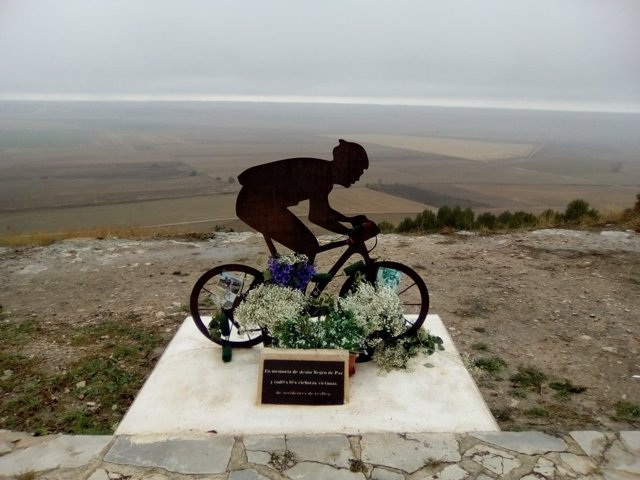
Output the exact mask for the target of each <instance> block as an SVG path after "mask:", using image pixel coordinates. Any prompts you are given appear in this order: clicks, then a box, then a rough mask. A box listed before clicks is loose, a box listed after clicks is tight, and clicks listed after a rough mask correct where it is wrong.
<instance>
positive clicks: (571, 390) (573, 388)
mask: <svg viewBox="0 0 640 480" xmlns="http://www.w3.org/2000/svg"><path fill="white" fill-rule="evenodd" d="M549 387H550V388H552V389H554V390H555V391H556V397H557V398H558V399H559V400H566V399H568V398H569V396H570V395H573V394H576V393H582V392H584V391H585V390H586V389H587V387H583V386H581V385H574V384H573V383H571V380H567V379H565V380H564V381H562V382H551V383H550V384H549Z"/></svg>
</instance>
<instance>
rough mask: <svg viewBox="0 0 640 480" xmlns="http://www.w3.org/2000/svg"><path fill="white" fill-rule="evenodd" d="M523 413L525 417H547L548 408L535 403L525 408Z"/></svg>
mask: <svg viewBox="0 0 640 480" xmlns="http://www.w3.org/2000/svg"><path fill="white" fill-rule="evenodd" d="M524 414H525V415H526V416H527V417H534V418H548V417H549V410H547V408H546V407H542V406H539V405H535V406H533V407H531V408H529V409H527V410H525V411H524Z"/></svg>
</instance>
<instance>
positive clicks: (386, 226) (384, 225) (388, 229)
mask: <svg viewBox="0 0 640 480" xmlns="http://www.w3.org/2000/svg"><path fill="white" fill-rule="evenodd" d="M378 228H379V229H380V232H382V233H394V232H395V231H396V227H394V226H393V223H391V222H386V221H384V220H383V221H382V222H380V223H378Z"/></svg>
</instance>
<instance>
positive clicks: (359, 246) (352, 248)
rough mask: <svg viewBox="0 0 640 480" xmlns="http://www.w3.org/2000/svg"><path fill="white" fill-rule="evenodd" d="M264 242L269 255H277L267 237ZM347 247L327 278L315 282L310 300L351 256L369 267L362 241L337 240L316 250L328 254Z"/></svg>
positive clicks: (315, 296) (318, 294) (369, 259)
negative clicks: (358, 258)
mask: <svg viewBox="0 0 640 480" xmlns="http://www.w3.org/2000/svg"><path fill="white" fill-rule="evenodd" d="M264 239H265V242H267V247H268V248H269V252H270V253H271V255H273V256H276V255H278V251H277V250H276V247H275V245H274V244H273V240H271V239H270V238H268V237H264ZM341 247H348V248H347V249H346V250H345V251H344V252H343V253H342V255H340V258H338V260H336V263H335V264H334V265H333V267H331V269H330V270H329V272H327V273H328V276H327V278H326V279H321V280H318V281H316V282H315V287H314V288H313V290H312V291H311V293H310V294H309V296H310V297H311V298H318V297H319V296H320V294H321V293H322V292H323V291H324V289H325V288H326V287H327V285H329V283H330V282H331V281H332V280H333V279H334V278H335V276H336V275H337V273H338V272H339V271H340V269H341V268H342V267H343V266H344V265H345V264H346V263H347V261H348V260H349V259H350V258H351V257H352V256H353V255H360V256H361V257H362V258H363V259H364V262H365V266H366V265H369V264H371V263H372V262H373V260H372V258H371V256H370V255H369V252H370V250H369V249H368V248H367V245H366V244H365V241H364V240H360V241H357V240H356V241H353V240H352V239H351V238H346V239H344V240H337V241H335V242H329V243H325V244H324V245H320V248H319V249H318V253H322V252H328V251H329V250H335V249H336V248H341Z"/></svg>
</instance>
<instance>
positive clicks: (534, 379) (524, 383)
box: [509, 365, 547, 393]
mask: <svg viewBox="0 0 640 480" xmlns="http://www.w3.org/2000/svg"><path fill="white" fill-rule="evenodd" d="M546 379H547V375H546V374H545V373H544V372H542V371H541V370H539V369H538V368H537V367H534V366H531V365H529V366H525V365H519V366H518V372H517V373H515V374H513V375H512V376H511V377H510V378H509V380H511V382H512V383H513V386H514V387H516V388H518V387H520V388H527V389H531V390H536V391H538V393H542V383H543V382H544V381H545V380H546Z"/></svg>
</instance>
